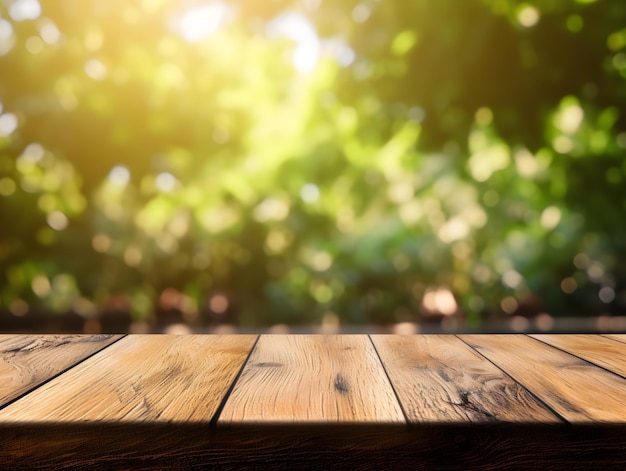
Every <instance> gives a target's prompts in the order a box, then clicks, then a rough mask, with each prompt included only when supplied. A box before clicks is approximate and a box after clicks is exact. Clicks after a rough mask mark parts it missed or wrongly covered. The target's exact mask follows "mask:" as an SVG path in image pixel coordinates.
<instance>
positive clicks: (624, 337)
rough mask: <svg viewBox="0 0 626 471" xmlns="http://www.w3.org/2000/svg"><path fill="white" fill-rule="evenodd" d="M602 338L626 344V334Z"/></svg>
mask: <svg viewBox="0 0 626 471" xmlns="http://www.w3.org/2000/svg"><path fill="white" fill-rule="evenodd" d="M602 336H603V337H607V338H610V339H613V340H617V341H618V342H624V343H626V334H604V335H602Z"/></svg>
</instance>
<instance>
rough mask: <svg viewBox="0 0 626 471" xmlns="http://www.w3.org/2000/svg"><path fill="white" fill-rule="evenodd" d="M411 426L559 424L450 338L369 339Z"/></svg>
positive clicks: (527, 395) (525, 393)
mask: <svg viewBox="0 0 626 471" xmlns="http://www.w3.org/2000/svg"><path fill="white" fill-rule="evenodd" d="M372 341H373V342H374V345H375V347H376V349H377V350H378V353H379V355H380V358H381V360H382V362H383V365H384V366H385V369H386V370H387V373H388V374H389V378H390V379H391V383H392V384H393V387H394V388H395V390H396V393H397V394H398V397H399V399H400V403H401V404H402V406H403V408H404V411H405V412H406V414H407V416H408V419H409V420H410V421H411V422H412V423H415V424H433V423H438V424H444V423H475V424H485V423H497V422H501V423H506V422H512V423H533V422H534V423H559V422H561V420H560V419H559V418H558V417H557V416H555V415H554V414H553V413H552V412H550V410H549V409H547V408H546V407H545V406H543V405H542V404H541V403H540V402H538V401H537V400H536V399H535V398H534V397H533V396H532V395H531V394H530V393H528V391H526V390H525V389H524V388H523V387H522V386H520V385H519V384H518V383H516V382H515V381H513V380H512V379H511V378H510V377H509V376H506V375H505V374H504V373H502V371H501V370H499V369H498V368H497V367H496V366H495V365H493V364H492V363H491V362H489V361H487V360H486V359H485V358H484V357H482V356H481V355H479V354H478V353H476V352H475V351H474V350H472V349H471V348H470V347H468V346H467V345H466V344H465V343H463V342H462V341H461V340H459V339H458V338H456V337H454V336H451V335H372Z"/></svg>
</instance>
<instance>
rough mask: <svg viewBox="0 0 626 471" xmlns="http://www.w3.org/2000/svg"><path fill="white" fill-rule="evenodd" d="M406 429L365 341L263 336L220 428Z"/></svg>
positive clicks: (358, 338) (357, 338)
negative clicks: (373, 425) (364, 426)
mask: <svg viewBox="0 0 626 471" xmlns="http://www.w3.org/2000/svg"><path fill="white" fill-rule="evenodd" d="M372 422H378V423H380V424H385V423H386V424H402V423H405V419H404V416H403V414H402V410H401V408H400V405H399V404H398V401H397V399H396V397H395V395H394V393H393V389H392V388H391V384H390V383H389V380H388V379H387V376H386V375H385V372H384V370H383V367H382V365H381V363H380V360H379V359H378V356H377V354H376V351H375V350H374V348H373V346H372V344H371V342H370V340H369V338H368V337H367V336H365V335H262V336H261V338H260V339H259V342H258V343H257V345H256V347H255V349H254V351H253V352H252V355H251V356H250V360H249V361H248V363H247V364H246V366H245V368H244V370H243V372H242V374H241V377H240V378H239V380H238V381H237V384H236V385H235V387H234V389H233V392H232V394H231V395H230V396H229V398H228V400H227V401H226V404H225V406H224V410H223V411H222V413H221V415H220V417H219V420H218V426H219V425H233V424H251V423H253V424H256V423H266V424H267V423H274V424H284V423H309V424H312V423H316V424H327V423H341V424H359V423H372Z"/></svg>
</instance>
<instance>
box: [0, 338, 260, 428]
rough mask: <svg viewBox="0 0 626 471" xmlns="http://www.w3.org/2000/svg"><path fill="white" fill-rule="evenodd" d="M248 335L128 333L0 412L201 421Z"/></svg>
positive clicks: (224, 387) (43, 418)
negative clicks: (104, 349)
mask: <svg viewBox="0 0 626 471" xmlns="http://www.w3.org/2000/svg"><path fill="white" fill-rule="evenodd" d="M255 339H256V336H254V335H230V336H222V335H181V336H176V335H129V336H127V337H126V338H124V339H122V340H120V341H119V342H117V343H115V344H114V345H112V346H111V347H110V348H108V349H107V350H106V351H103V352H101V353H99V354H96V355H94V356H93V357H91V358H90V359H89V360H88V361H85V362H83V363H81V364H80V365H78V366H76V367H75V368H73V369H71V370H69V371H67V372H66V373H64V374H62V375H60V376H58V377H57V378H55V379H54V380H52V381H50V382H48V383H46V384H45V385H43V386H42V387H40V388H39V389H37V390H35V391H33V392H32V393H30V394H28V395H27V396H25V397H23V398H21V399H19V400H18V401H16V402H14V403H13V404H11V405H9V406H7V407H6V408H5V409H4V410H2V411H0V422H1V421H16V422H35V423H37V422H52V423H64V422H97V421H106V422H116V421H117V422H119V421H122V422H137V423H140V422H189V423H193V422H209V421H210V420H211V418H212V417H213V415H214V414H215V412H216V410H217V408H218V407H219V405H220V402H221V401H222V399H223V398H224V396H225V394H226V392H227V391H228V388H229V386H230V385H231V383H232V382H233V380H234V379H235V377H236V375H237V373H238V372H239V370H240V368H241V366H242V364H243V362H244V361H245V359H246V357H247V355H248V353H249V352H250V349H251V348H252V346H253V344H254V341H255Z"/></svg>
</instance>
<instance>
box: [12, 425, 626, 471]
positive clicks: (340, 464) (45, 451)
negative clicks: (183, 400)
mask: <svg viewBox="0 0 626 471" xmlns="http://www.w3.org/2000/svg"><path fill="white" fill-rule="evenodd" d="M0 469H3V470H5V469H6V470H9V469H10V470H18V469H19V470H28V471H32V470H49V469H55V470H60V469H70V470H74V469H86V470H110V469H132V470H157V469H176V470H184V469H194V470H202V469H211V470H213V469H217V470H226V469H233V470H241V469H250V470H259V469H268V470H270V469H271V470H300V469H307V470H308V469H311V470H334V469H337V470H342V471H344V470H351V469H355V470H368V469H383V470H395V469H398V470H406V469H409V470H459V469H462V470H520V469H532V470H541V471H544V470H563V469H566V470H568V471H573V470H585V471H587V470H596V469H597V470H602V471H607V470H618V471H623V470H624V469H626V447H624V430H623V429H616V428H611V427H608V428H607V427H595V426H594V427H586V426H579V427H568V426H553V427H550V426H546V425H541V426H538V427H537V426H529V425H525V424H518V425H517V426H515V427H505V428H501V427H498V426H483V427H481V426H471V427H469V426H456V425H455V426H441V425H432V426H429V427H423V428H418V429H408V428H406V427H395V429H394V430H393V431H387V433H386V434H385V433H384V431H383V432H381V431H380V428H379V427H377V426H376V425H375V424H372V425H364V426H360V427H352V428H351V429H348V430H346V429H345V428H344V427H342V426H322V427H316V426H308V427H306V428H296V429H294V428H293V427H290V426H286V427H284V428H282V429H270V430H267V429H265V428H263V429H246V428H245V427H244V428H243V429H241V428H237V429H236V430H219V431H218V432H208V433H207V430H206V427H205V426H203V425H202V424H178V423H177V424H162V423H151V424H145V423H143V424H136V423H135V424H132V423H131V424H110V423H107V424H99V423H92V424H82V425H81V424H55V425H48V424H43V425H22V424H19V425H15V426H13V427H11V428H10V429H6V428H3V426H2V424H1V423H0Z"/></svg>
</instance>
